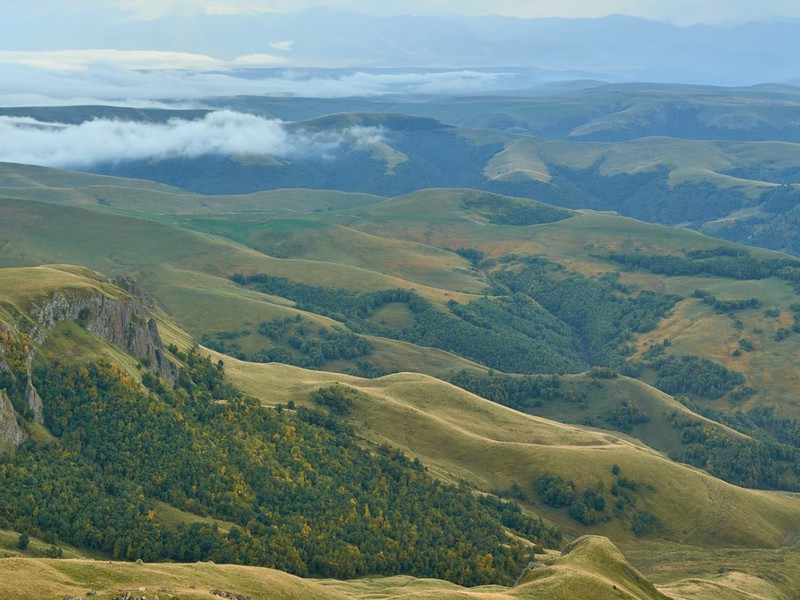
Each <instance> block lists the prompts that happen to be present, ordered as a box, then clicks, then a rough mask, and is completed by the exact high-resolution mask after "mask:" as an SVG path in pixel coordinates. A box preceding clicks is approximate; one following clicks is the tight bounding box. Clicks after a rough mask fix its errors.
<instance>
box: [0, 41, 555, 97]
mask: <svg viewBox="0 0 800 600" xmlns="http://www.w3.org/2000/svg"><path fill="white" fill-rule="evenodd" d="M279 60H280V59H278V58H276V57H274V56H272V55H270V54H249V55H244V56H240V57H237V58H234V59H231V60H227V61H222V60H218V59H215V58H212V57H208V56H203V55H192V54H182V53H168V52H167V53H163V52H158V53H148V52H116V51H80V52H78V51H75V52H0V106H42V105H66V104H98V103H99V104H116V105H128V106H151V105H152V103H154V102H176V101H179V102H183V103H184V104H185V103H187V102H201V101H202V100H203V99H205V98H213V97H219V96H239V95H254V96H259V95H260V96H298V97H312V98H342V97H351V96H362V97H377V96H385V95H391V94H432V93H433V94H447V95H461V94H480V93H497V92H499V91H502V90H513V89H520V88H523V87H530V86H531V85H535V84H536V83H537V80H538V75H537V79H534V78H533V77H532V76H531V75H524V74H521V73H520V72H508V73H498V72H485V71H477V70H452V71H432V72H428V71H420V72H399V71H397V72H370V71H368V70H363V71H324V70H319V69H304V68H300V67H292V68H289V67H286V68H284V67H280V66H278V65H277V63H276V61H279ZM145 66H147V67H148V68H145ZM539 73H540V74H541V72H539ZM76 90H79V93H78V94H76Z"/></svg>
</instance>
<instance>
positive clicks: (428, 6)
mask: <svg viewBox="0 0 800 600" xmlns="http://www.w3.org/2000/svg"><path fill="white" fill-rule="evenodd" d="M25 4H34V5H38V9H41V8H42V7H43V6H44V5H51V10H57V11H72V10H87V9H91V8H94V7H105V8H114V9H116V10H118V11H121V12H123V13H125V14H126V15H128V16H129V17H133V18H142V19H152V18H158V17H160V16H164V15H166V14H190V13H195V14H196V13H198V12H200V13H211V14H230V13H241V12H253V11H257V12H269V11H281V12H287V11H295V10H303V9H306V8H310V7H315V6H319V5H326V6H330V7H333V8H339V9H343V10H352V11H356V12H365V13H371V14H383V15H388V14H420V15H432V14H438V15H441V14H466V15H484V14H493V13H494V14H501V15H506V16H517V17H524V18H536V17H553V16H557V17H569V18H579V17H600V16H605V15H609V14H615V13H617V14H625V15H631V16H638V17H644V18H648V19H654V20H665V21H669V22H673V23H677V24H691V23H698V22H702V23H729V22H742V21H751V20H761V19H772V18H779V17H793V18H800V2H797V0H760V1H756V2H754V1H752V0H400V1H397V0H392V1H390V2H384V1H380V0H110V1H109V0H106V1H102V0H100V1H98V0H69V1H66V2H63V1H62V2H53V1H52V0H44V1H43V2H37V3H24V5H25ZM24 5H23V6H22V7H20V8H19V9H16V10H18V11H19V12H20V13H24V12H33V11H36V10H37V8H27V7H25V6H24Z"/></svg>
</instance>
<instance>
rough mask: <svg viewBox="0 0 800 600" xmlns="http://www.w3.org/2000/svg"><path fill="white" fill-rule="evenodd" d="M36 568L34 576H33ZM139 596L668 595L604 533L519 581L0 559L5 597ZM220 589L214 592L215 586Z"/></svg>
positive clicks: (440, 599)
mask: <svg viewBox="0 0 800 600" xmlns="http://www.w3.org/2000/svg"><path fill="white" fill-rule="evenodd" d="M34 573H35V576H32V575H33V574H34ZM89 591H92V592H95V594H94V597H96V598H99V599H103V600H104V599H108V598H117V597H119V596H121V595H124V594H125V592H126V591H130V592H131V593H132V594H133V595H134V596H144V595H147V596H148V597H153V596H156V595H158V596H159V597H178V598H186V599H198V600H199V599H211V598H218V597H220V594H219V592H221V591H225V592H229V593H230V592H233V593H236V594H241V595H247V596H249V597H252V598H263V599H268V600H272V599H277V598H286V599H289V598H295V599H297V600H302V599H305V598H308V599H311V598H313V599H315V600H316V599H323V600H324V599H328V598H330V599H331V600H345V599H348V598H349V599H353V600H355V599H361V598H363V599H372V600H389V599H399V598H409V599H411V598H414V599H417V600H424V599H431V600H450V599H453V600H455V599H462V600H466V599H470V598H471V599H474V600H513V599H519V600H525V599H528V598H531V599H533V598H536V599H543V600H568V599H569V600H572V599H574V598H590V597H591V598H596V599H598V600H605V599H612V598H619V597H620V596H621V595H623V597H625V598H632V599H637V600H663V599H665V598H666V596H664V595H662V594H661V593H660V592H659V591H658V590H657V589H656V588H655V586H653V585H652V584H651V583H649V582H648V581H647V579H645V578H644V577H643V576H642V575H641V574H640V573H639V572H637V571H636V570H635V569H633V568H632V567H631V566H630V565H629V564H628V563H627V562H626V561H625V559H624V558H623V557H622V555H621V554H620V553H619V551H618V550H617V549H616V548H615V547H614V546H613V545H612V544H610V543H609V542H608V540H606V539H604V538H597V537H585V538H582V539H581V540H578V541H577V542H576V543H575V544H574V545H573V546H572V547H571V548H570V551H569V552H568V553H567V554H565V555H563V556H557V555H556V556H552V555H551V556H545V557H542V562H540V563H539V564H538V565H537V568H536V569H534V570H531V571H529V572H528V573H527V574H526V575H525V576H523V577H522V578H521V581H520V582H519V583H518V585H517V586H515V587H513V588H504V587H500V586H482V587H477V588H470V589H467V588H462V587H459V586H456V585H453V584H449V583H446V582H442V581H435V580H430V579H414V578H411V577H406V576H397V577H389V578H367V579H357V580H352V581H336V580H309V579H300V578H297V577H294V576H291V575H287V574H285V573H281V572H280V571H274V570H270V569H259V568H256V567H241V566H231V565H214V564H211V563H195V564H171V565H170V564H166V565H165V564H162V565H155V564H132V563H114V562H105V561H99V560H98V561H86V560H76V559H70V560H46V559H29V558H14V559H5V560H1V561H0V594H2V597H3V598H7V599H8V600H17V599H22V598H31V597H35V598H46V597H59V596H61V597H63V596H65V595H70V596H74V597H85V595H86V594H87V593H88V592H89ZM215 592H217V593H215Z"/></svg>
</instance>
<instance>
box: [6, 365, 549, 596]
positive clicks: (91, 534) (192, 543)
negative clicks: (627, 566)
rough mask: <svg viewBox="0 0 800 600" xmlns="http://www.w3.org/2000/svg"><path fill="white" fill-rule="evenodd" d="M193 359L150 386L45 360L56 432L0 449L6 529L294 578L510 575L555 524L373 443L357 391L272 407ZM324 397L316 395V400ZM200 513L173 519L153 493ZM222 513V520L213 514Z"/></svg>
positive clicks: (501, 578) (49, 413)
mask: <svg viewBox="0 0 800 600" xmlns="http://www.w3.org/2000/svg"><path fill="white" fill-rule="evenodd" d="M223 371H224V366H223V364H222V363H221V361H220V362H219V363H216V364H213V363H211V361H209V360H208V359H207V358H204V357H201V356H200V355H199V354H198V353H196V352H191V353H189V354H188V355H186V365H185V367H184V368H182V370H181V373H180V377H179V380H178V382H177V383H176V384H175V385H174V386H173V385H171V384H169V383H166V382H164V381H163V380H161V379H159V378H157V377H155V376H153V375H151V374H147V375H145V377H144V383H145V385H146V386H147V389H143V388H142V387H141V386H140V385H139V384H138V383H136V382H135V381H134V380H132V379H131V378H130V377H129V376H127V375H125V374H124V373H123V372H122V371H121V370H120V369H119V368H118V367H117V366H116V365H115V364H113V363H110V362H104V361H100V362H95V363H92V364H89V365H86V366H67V365H64V364H53V365H40V366H39V367H38V368H37V369H36V371H35V374H34V382H35V384H36V386H37V389H39V390H40V392H41V395H42V398H43V400H44V403H45V415H46V425H47V427H48V428H49V430H50V431H51V432H52V433H53V434H54V436H55V439H54V440H53V441H50V442H46V443H43V442H36V441H33V440H29V441H28V442H26V443H25V444H23V446H22V447H21V448H19V449H18V451H17V452H16V453H14V454H5V455H3V456H0V527H2V528H12V529H15V530H17V531H20V532H24V533H26V534H28V535H31V536H33V535H35V536H38V537H41V538H43V539H45V540H49V541H50V542H52V543H53V544H55V545H56V547H57V544H58V543H62V542H63V543H69V544H73V545H76V546H79V547H83V548H88V549H96V550H101V551H104V552H107V553H108V554H109V555H111V556H113V557H114V558H119V559H125V560H135V559H139V558H141V559H142V560H145V561H154V560H175V561H182V562H183V561H185V562H192V561H197V560H213V561H215V562H223V563H224V562H227V563H236V564H252V565H262V566H269V567H274V568H278V569H281V570H285V571H287V572H290V573H295V574H298V575H314V576H320V577H337V578H350V577H356V576H359V575H364V574H367V573H378V574H385V575H389V574H398V573H408V574H413V575H416V576H419V577H437V578H442V579H447V580H450V581H454V582H458V583H461V584H465V585H478V584H483V583H504V584H509V583H513V580H514V578H515V577H516V575H517V574H518V573H519V570H520V569H521V568H522V566H524V564H527V561H528V560H529V549H527V548H525V547H524V546H523V545H522V544H520V543H518V542H515V541H513V539H512V538H510V537H509V536H508V535H507V534H506V528H509V529H511V530H513V531H514V532H516V534H517V535H519V536H521V537H523V538H527V539H529V540H530V541H532V542H538V543H543V544H545V545H549V546H552V545H554V544H557V543H558V541H559V540H560V534H559V532H558V531H556V530H553V529H552V528H550V527H549V526H546V525H545V524H544V523H542V522H541V521H539V520H537V519H534V518H531V517H527V516H524V515H522V514H521V513H519V512H518V509H515V508H513V507H511V506H509V505H508V503H507V502H506V501H500V500H497V501H492V502H489V501H485V500H484V501H480V500H478V499H477V498H476V497H475V496H474V495H473V494H472V493H471V492H470V491H469V489H468V488H466V487H457V486H451V485H446V484H443V483H441V482H439V481H436V480H434V479H432V478H431V477H430V476H429V475H428V474H427V473H426V471H425V469H424V468H423V466H422V465H421V464H420V463H419V462H418V461H412V460H410V459H409V458H407V457H406V456H404V455H403V454H401V453H400V452H398V451H395V450H392V449H389V448H388V447H379V446H369V447H364V445H363V442H361V441H359V440H358V439H357V438H356V437H355V436H354V434H353V432H352V430H351V428H350V427H349V426H348V425H347V424H346V423H345V422H344V421H343V420H342V419H341V414H342V412H345V411H347V410H348V405H349V402H350V401H351V400H352V399H351V398H350V394H351V392H350V391H348V389H347V388H344V387H342V388H334V389H328V390H322V391H320V392H319V393H318V394H317V400H318V401H317V402H316V407H315V408H303V407H301V408H297V409H296V410H288V409H283V410H274V409H269V408H265V407H262V406H261V405H259V404H258V403H256V402H255V401H254V400H252V399H249V398H247V397H245V396H243V395H242V394H241V393H239V392H238V391H236V390H235V389H234V388H233V387H231V386H230V385H229V384H227V383H226V382H225V380H224V373H223ZM320 399H321V400H320ZM159 501H160V502H166V503H168V504H170V505H172V506H174V507H176V508H177V509H180V510H181V511H185V513H187V514H191V515H197V516H199V517H203V518H202V519H199V518H192V519H185V520H182V521H181V522H179V523H177V524H169V523H168V522H166V521H164V520H163V519H161V518H160V516H159V515H160V512H161V509H160V507H159V504H158V502H159ZM212 519H213V520H212Z"/></svg>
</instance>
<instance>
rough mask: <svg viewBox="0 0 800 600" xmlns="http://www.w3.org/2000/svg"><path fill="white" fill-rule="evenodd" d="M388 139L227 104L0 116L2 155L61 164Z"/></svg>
mask: <svg viewBox="0 0 800 600" xmlns="http://www.w3.org/2000/svg"><path fill="white" fill-rule="evenodd" d="M382 139H383V134H382V132H381V130H380V129H378V128H374V127H349V128H346V129H342V130H334V131H322V132H308V131H303V130H290V129H288V128H287V127H286V126H285V124H284V123H283V122H281V121H277V120H268V119H263V118H261V117H257V116H254V115H248V114H243V113H237V112H233V111H227V110H222V111H215V112H211V113H208V114H207V115H206V116H205V117H204V118H202V119H197V120H186V119H170V120H169V121H168V122H166V123H160V124H158V123H143V122H134V121H115V120H108V119H96V120H93V121H87V122H84V123H81V124H79V125H71V124H64V123H46V122H43V121H38V120H36V119H32V118H29V117H8V116H0V162H14V163H23V164H35V165H42V166H50V167H60V168H86V167H91V166H93V165H96V164H104V163H116V162H121V161H133V160H159V159H167V158H175V157H185V158H196V157H198V156H203V155H212V154H216V155H228V156H254V155H255V156H263V155H268V156H272V157H277V158H287V157H311V158H318V159H325V160H333V159H334V158H335V153H336V151H337V150H339V149H340V148H342V147H349V148H355V149H358V150H364V149H367V148H368V147H369V146H371V145H373V144H376V143H379V142H380V141H382Z"/></svg>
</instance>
